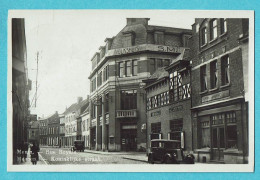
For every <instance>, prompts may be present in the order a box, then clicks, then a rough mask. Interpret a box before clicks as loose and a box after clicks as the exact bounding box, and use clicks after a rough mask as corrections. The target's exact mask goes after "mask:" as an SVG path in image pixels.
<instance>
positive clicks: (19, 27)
mask: <svg viewBox="0 0 260 180" xmlns="http://www.w3.org/2000/svg"><path fill="white" fill-rule="evenodd" d="M8 57H9V61H8V94H9V95H8V97H9V100H8V101H9V106H8V120H7V121H8V147H7V149H8V163H9V165H10V166H11V167H17V168H23V167H32V168H34V167H35V168H39V169H40V170H43V171H45V170H44V169H41V167H45V166H47V167H49V166H50V165H53V166H55V167H59V166H58V165H81V166H82V165H91V164H94V165H117V164H119V165H121V166H122V167H123V166H124V165H125V166H126V165H131V164H132V165H133V167H135V168H136V169H138V167H151V168H160V167H166V168H167V171H174V170H173V169H175V170H176V168H177V169H178V168H180V167H182V171H189V170H185V168H186V169H192V168H196V167H200V166H203V165H204V167H208V168H209V169H210V168H211V170H213V169H215V170H213V171H216V167H222V170H223V169H225V167H226V171H228V169H229V167H231V166H230V165H234V164H236V165H237V164H241V169H239V167H238V168H237V171H239V170H243V168H242V167H249V165H250V167H253V165H254V106H253V103H254V82H253V80H254V69H253V68H252V67H254V16H253V13H252V11H241V12H239V11H236V12H233V11H223V12H218V11H217V12H214V11H207V13H203V11H172V10H12V11H9V14H8ZM137 164H138V165H137ZM163 164H169V165H168V166H162V165H163ZM66 167H68V166H66ZM69 167H71V168H72V169H73V166H69ZM77 167H78V166H77ZM82 167H83V166H82ZM84 167H85V166H84ZM108 167H109V166H108ZM117 167H119V166H117ZM206 169H207V168H206ZM206 169H200V171H207V170H206ZM245 169H247V168H244V170H245ZM24 170H25V171H26V168H24ZM28 170H30V168H29V169H28V168H27V171H28ZM74 171H77V169H76V168H75V169H74ZM82 171H84V170H82ZM101 171H102V170H101ZM112 171H117V170H116V169H115V170H112ZM139 171H142V168H140V170H139ZM146 171H151V170H147V169H146ZM157 171H158V170H157ZM162 171H165V170H162ZM194 171H196V170H194Z"/></svg>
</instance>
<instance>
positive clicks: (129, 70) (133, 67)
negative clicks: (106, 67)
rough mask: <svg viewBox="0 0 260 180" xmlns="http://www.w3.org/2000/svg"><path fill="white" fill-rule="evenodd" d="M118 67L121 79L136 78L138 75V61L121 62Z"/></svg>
mask: <svg viewBox="0 0 260 180" xmlns="http://www.w3.org/2000/svg"><path fill="white" fill-rule="evenodd" d="M118 67H119V70H118V72H119V73H118V74H119V77H129V76H136V75H137V73H138V63H137V59H134V60H129V61H125V62H120V63H119V64H118Z"/></svg>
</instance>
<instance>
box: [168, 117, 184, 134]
mask: <svg viewBox="0 0 260 180" xmlns="http://www.w3.org/2000/svg"><path fill="white" fill-rule="evenodd" d="M170 129H171V131H172V132H174V131H182V130H183V120H182V119H177V120H171V121H170Z"/></svg>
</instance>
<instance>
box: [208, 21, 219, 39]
mask: <svg viewBox="0 0 260 180" xmlns="http://www.w3.org/2000/svg"><path fill="white" fill-rule="evenodd" d="M217 35H218V26H217V19H213V20H211V21H210V40H213V39H215V38H217Z"/></svg>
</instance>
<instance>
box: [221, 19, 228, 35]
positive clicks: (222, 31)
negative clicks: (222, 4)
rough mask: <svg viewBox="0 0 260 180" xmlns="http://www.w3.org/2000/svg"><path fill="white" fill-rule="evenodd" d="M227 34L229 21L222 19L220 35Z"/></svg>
mask: <svg viewBox="0 0 260 180" xmlns="http://www.w3.org/2000/svg"><path fill="white" fill-rule="evenodd" d="M225 32H227V19H226V18H221V19H220V34H224V33H225Z"/></svg>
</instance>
